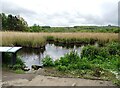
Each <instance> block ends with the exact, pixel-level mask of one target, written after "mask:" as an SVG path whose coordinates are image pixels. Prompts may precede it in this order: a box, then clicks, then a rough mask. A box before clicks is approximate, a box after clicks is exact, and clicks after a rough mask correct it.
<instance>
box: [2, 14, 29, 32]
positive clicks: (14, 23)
mask: <svg viewBox="0 0 120 88" xmlns="http://www.w3.org/2000/svg"><path fill="white" fill-rule="evenodd" d="M0 18H1V19H2V30H3V31H4V30H9V31H27V29H28V24H27V22H26V21H25V20H24V19H23V18H22V17H20V16H19V15H18V16H13V15H11V14H9V15H6V14H5V13H0Z"/></svg>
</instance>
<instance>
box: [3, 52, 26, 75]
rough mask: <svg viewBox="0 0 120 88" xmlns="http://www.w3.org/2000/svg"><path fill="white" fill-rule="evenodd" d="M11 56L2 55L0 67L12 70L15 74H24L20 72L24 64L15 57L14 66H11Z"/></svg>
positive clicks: (7, 54)
mask: <svg viewBox="0 0 120 88" xmlns="http://www.w3.org/2000/svg"><path fill="white" fill-rule="evenodd" d="M11 57H12V56H11V54H10V53H4V54H3V55H2V58H3V59H2V67H3V68H9V69H10V70H13V71H14V72H16V73H24V71H23V70H22V69H23V68H24V66H25V64H24V62H23V61H22V60H21V59H20V57H19V56H17V59H16V64H15V65H12V62H11Z"/></svg>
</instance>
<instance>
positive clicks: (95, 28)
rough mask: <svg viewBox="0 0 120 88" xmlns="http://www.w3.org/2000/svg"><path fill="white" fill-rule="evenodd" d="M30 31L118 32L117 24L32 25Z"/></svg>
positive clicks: (119, 30)
mask: <svg viewBox="0 0 120 88" xmlns="http://www.w3.org/2000/svg"><path fill="white" fill-rule="evenodd" d="M29 29H30V30H29V31H30V32H102V33H119V32H120V29H119V28H118V27H117V26H110V25H108V26H74V27H50V26H47V27H44V26H39V25H33V26H31V27H29Z"/></svg>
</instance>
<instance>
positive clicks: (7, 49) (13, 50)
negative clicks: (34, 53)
mask: <svg viewBox="0 0 120 88" xmlns="http://www.w3.org/2000/svg"><path fill="white" fill-rule="evenodd" d="M21 48H22V47H0V52H1V53H2V54H3V55H4V53H12V65H14V64H15V63H16V53H17V51H18V50H20V49H21Z"/></svg>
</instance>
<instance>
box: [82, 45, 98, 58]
mask: <svg viewBox="0 0 120 88" xmlns="http://www.w3.org/2000/svg"><path fill="white" fill-rule="evenodd" d="M98 52H99V49H98V47H95V46H90V45H89V46H86V47H84V48H83V50H82V53H81V57H82V58H83V57H86V58H88V59H89V60H93V59H94V58H96V55H98Z"/></svg>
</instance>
